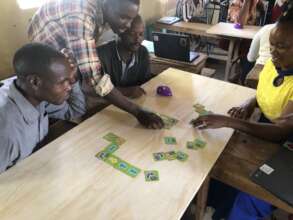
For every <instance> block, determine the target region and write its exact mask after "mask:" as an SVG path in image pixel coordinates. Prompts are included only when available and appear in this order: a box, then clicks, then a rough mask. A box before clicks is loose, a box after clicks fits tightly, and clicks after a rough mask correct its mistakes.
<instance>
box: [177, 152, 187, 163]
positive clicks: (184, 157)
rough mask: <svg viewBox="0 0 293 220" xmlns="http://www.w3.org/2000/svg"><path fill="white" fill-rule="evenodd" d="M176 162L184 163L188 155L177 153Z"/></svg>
mask: <svg viewBox="0 0 293 220" xmlns="http://www.w3.org/2000/svg"><path fill="white" fill-rule="evenodd" d="M176 154H177V160H179V161H181V162H185V161H186V160H187V159H188V154H186V153H184V152H182V151H177V153H176Z"/></svg>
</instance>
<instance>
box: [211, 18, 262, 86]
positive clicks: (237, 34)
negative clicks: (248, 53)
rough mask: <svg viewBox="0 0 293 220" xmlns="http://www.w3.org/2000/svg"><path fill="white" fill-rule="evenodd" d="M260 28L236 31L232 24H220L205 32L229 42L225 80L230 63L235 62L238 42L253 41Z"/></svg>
mask: <svg viewBox="0 0 293 220" xmlns="http://www.w3.org/2000/svg"><path fill="white" fill-rule="evenodd" d="M260 28H261V27H260V26H251V25H245V26H244V27H243V29H236V28H234V24H232V23H224V22H220V23H218V24H216V25H214V26H212V27H211V28H209V29H208V30H207V31H206V32H207V34H210V35H215V36H220V37H223V38H227V39H228V40H229V49H228V58H227V62H226V68H225V80H228V79H229V75H230V73H231V67H232V63H233V61H234V60H235V57H237V56H238V50H239V44H240V42H239V40H240V39H253V37H254V35H255V34H256V33H257V32H258V31H259V30H260Z"/></svg>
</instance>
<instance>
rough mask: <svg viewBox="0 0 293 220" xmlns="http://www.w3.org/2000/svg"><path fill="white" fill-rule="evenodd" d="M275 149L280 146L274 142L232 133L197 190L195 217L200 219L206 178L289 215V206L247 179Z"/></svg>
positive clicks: (204, 200) (203, 203)
mask: <svg viewBox="0 0 293 220" xmlns="http://www.w3.org/2000/svg"><path fill="white" fill-rule="evenodd" d="M279 148H280V146H279V145H277V144H274V143H271V142H268V141H264V140H261V139H259V138H256V137H253V136H251V135H247V134H244V133H242V132H235V133H234V134H233V136H232V137H231V139H230V141H229V142H228V144H227V146H226V148H225V150H224V151H223V152H222V154H221V156H220V157H219V159H218V160H217V162H216V164H215V166H214V167H213V169H212V170H211V173H210V175H209V177H208V178H207V179H206V181H205V182H204V184H203V185H202V187H201V190H200V191H199V193H198V195H199V196H198V198H197V202H198V210H197V218H196V219H197V220H198V219H202V216H203V214H204V210H205V207H206V200H207V194H208V188H209V180H210V178H214V179H217V180H219V181H221V182H223V183H225V184H227V185H230V186H232V187H234V188H236V189H239V190H240V191H243V192H246V193H249V194H251V195H254V196H255V197H257V198H259V199H262V200H264V201H267V202H268V203H270V204H273V205H274V206H275V207H277V208H279V209H282V210H284V211H286V212H288V213H292V214H293V207H292V206H290V205H288V204H287V203H286V202H284V201H282V200H280V199H279V198H277V197H276V196H274V195H273V194H272V193H270V192H268V191H267V190H265V189H264V188H263V187H261V186H259V185H257V184H255V183H254V182H253V181H252V180H251V179H250V175H251V174H252V173H253V172H254V171H256V170H257V168H258V167H260V166H261V165H262V164H263V163H264V162H265V161H266V160H268V159H269V158H270V157H272V156H273V155H274V154H275V153H276V152H277V151H278V149H279Z"/></svg>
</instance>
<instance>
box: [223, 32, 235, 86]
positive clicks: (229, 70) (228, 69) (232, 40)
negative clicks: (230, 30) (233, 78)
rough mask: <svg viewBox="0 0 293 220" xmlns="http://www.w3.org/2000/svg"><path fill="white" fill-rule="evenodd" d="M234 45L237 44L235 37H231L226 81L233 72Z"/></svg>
mask: <svg viewBox="0 0 293 220" xmlns="http://www.w3.org/2000/svg"><path fill="white" fill-rule="evenodd" d="M234 46H235V39H234V38H231V39H230V41H229V50H228V58H227V62H226V68H225V81H228V79H229V75H230V72H231V66H232V62H233V55H234V53H233V51H234Z"/></svg>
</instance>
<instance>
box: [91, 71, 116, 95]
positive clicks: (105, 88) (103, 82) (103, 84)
mask: <svg viewBox="0 0 293 220" xmlns="http://www.w3.org/2000/svg"><path fill="white" fill-rule="evenodd" d="M94 81H95V80H94ZM94 88H95V91H96V93H97V94H98V95H100V96H102V97H104V96H106V95H108V94H109V93H110V92H111V91H112V90H113V89H114V86H113V84H112V82H111V78H110V76H109V75H108V74H104V75H103V76H102V77H101V78H100V80H99V81H98V82H97V84H96V85H94Z"/></svg>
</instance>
